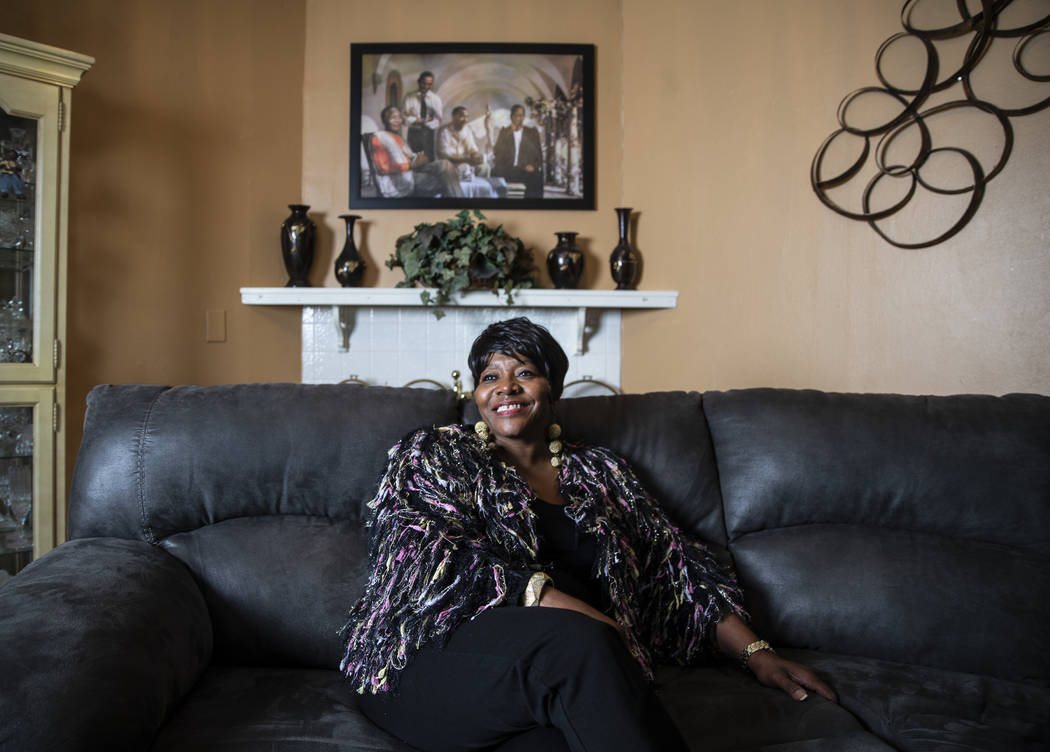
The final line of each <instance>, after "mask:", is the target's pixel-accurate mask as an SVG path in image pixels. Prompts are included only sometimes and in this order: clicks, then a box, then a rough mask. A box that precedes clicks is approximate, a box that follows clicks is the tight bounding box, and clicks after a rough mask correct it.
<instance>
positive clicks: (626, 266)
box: [609, 206, 638, 290]
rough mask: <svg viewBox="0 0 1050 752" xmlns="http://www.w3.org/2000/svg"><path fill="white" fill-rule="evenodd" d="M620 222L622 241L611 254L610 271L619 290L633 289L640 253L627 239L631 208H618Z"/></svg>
mask: <svg viewBox="0 0 1050 752" xmlns="http://www.w3.org/2000/svg"><path fill="white" fill-rule="evenodd" d="M616 214H617V219H618V220H619V222H620V242H619V243H617V244H616V247H615V248H613V252H612V254H611V255H610V256H609V271H610V272H612V278H613V281H614V282H615V283H616V289H617V290H633V289H634V284H635V282H636V281H637V277H638V254H636V253H635V252H634V249H633V248H631V243H630V241H628V240H627V231H628V229H629V226H630V222H631V208H630V207H626V206H621V207H619V208H617V209H616Z"/></svg>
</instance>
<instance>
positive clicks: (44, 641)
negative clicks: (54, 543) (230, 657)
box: [0, 538, 212, 752]
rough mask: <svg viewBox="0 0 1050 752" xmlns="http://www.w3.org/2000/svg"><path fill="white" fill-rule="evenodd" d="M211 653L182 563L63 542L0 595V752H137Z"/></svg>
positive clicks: (155, 554)
mask: <svg viewBox="0 0 1050 752" xmlns="http://www.w3.org/2000/svg"><path fill="white" fill-rule="evenodd" d="M211 652H212V630H211V621H210V619H209V616H208V609H207V606H206V605H205V602H204V598H203V596H202V595H201V592H200V589H199V588H198V586H197V584H196V582H195V581H194V578H193V576H192V575H191V574H190V572H189V570H188V569H187V568H186V567H185V566H184V565H183V564H182V563H181V562H180V561H178V560H177V559H175V558H174V557H172V556H170V555H169V554H167V553H165V552H164V551H162V550H160V549H158V548H155V547H153V546H151V545H149V544H147V543H144V542H142V541H131V540H123V539H117V538H85V539H81V540H75V541H70V542H68V543H64V544H63V545H61V546H59V547H58V548H56V549H54V550H53V551H51V552H49V553H48V554H47V555H45V556H43V557H41V558H40V559H38V560H37V561H35V562H33V563H32V564H30V565H29V566H28V567H26V568H25V569H24V570H23V571H22V572H20V573H19V574H18V575H17V576H16V577H15V578H13V579H12V580H10V581H9V582H8V583H7V584H6V585H4V586H3V587H0V749H3V750H8V749H10V750H19V751H20V752H34V751H36V750H41V751H42V750H57V749H61V750H89V749H91V750H96V749H147V748H149V747H150V746H151V744H152V743H153V739H154V737H155V736H156V733H157V731H158V729H159V728H160V727H161V725H162V724H163V723H164V721H165V719H166V718H167V717H168V715H169V714H170V712H171V711H172V709H173V708H174V706H175V705H176V704H177V703H178V702H179V701H180V699H181V698H182V697H183V696H184V695H185V694H186V693H187V692H188V691H189V689H190V688H191V687H192V686H193V684H194V683H195V682H196V681H197V679H198V677H199V676H200V674H201V673H202V672H203V670H204V668H205V666H206V665H207V663H208V662H209V661H210V659H211Z"/></svg>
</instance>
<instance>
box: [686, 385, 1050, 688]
mask: <svg viewBox="0 0 1050 752" xmlns="http://www.w3.org/2000/svg"><path fill="white" fill-rule="evenodd" d="M704 407H705V412H706V413H707V419H708V423H709V425H710V427H711V433H712V437H713V441H714V447H715V453H716V457H717V461H718V468H719V474H720V476H719V477H720V479H721V483H722V495H723V498H724V500H725V510H726V511H725V514H726V525H727V528H728V531H729V537H730V548H731V550H732V552H733V556H734V559H735V561H736V565H737V569H738V572H739V574H740V577H741V580H742V583H743V585H744V588H745V592H746V593H747V594H748V605H749V607H750V609H751V611H752V614H753V616H754V617H755V621H756V624H757V626H758V627H759V628H760V630H762V631H763V632H764V633H765V634H768V635H769V636H771V637H772V638H773V639H776V640H777V641H778V642H780V643H786V644H790V645H795V646H804V647H813V648H819V649H822V650H828V651H831V652H841V653H855V654H857V655H864V656H869V657H874V658H883V659H887V660H894V661H899V662H902V663H916V664H922V665H927V666H936V667H941V668H946V669H952V670H956V671H963V672H973V673H987V674H990V675H993V676H1000V677H1003V678H1008V679H1017V680H1024V679H1036V680H1048V679H1050V631H1048V630H1047V629H1046V628H1045V625H1046V624H1048V623H1050V566H1048V565H1050V514H1048V503H1050V462H1047V457H1050V397H1040V396H1037V395H1012V396H1008V397H1002V398H996V397H982V396H958V397H905V396H898V395H857V394H853V395H850V394H825V393H821V392H811V391H790V390H771V389H754V390H742V391H737V392H724V393H711V394H706V395H705V396H704Z"/></svg>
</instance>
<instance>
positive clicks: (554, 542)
mask: <svg viewBox="0 0 1050 752" xmlns="http://www.w3.org/2000/svg"><path fill="white" fill-rule="evenodd" d="M532 510H533V511H534V512H535V513H536V535H537V537H538V538H539V544H540V551H539V553H540V561H542V562H544V567H543V570H544V571H545V572H546V573H547V574H549V575H550V576H551V577H552V578H553V579H554V587H556V588H558V590H561V591H562V592H563V593H566V594H567V595H571V596H573V597H575V598H579V599H580V600H582V601H585V602H587V603H588V604H590V605H591V606H594V607H595V608H596V609H598V610H599V611H604V610H605V609H606V608H607V607H608V605H609V603H608V599H607V597H606V596H605V594H604V592H603V591H602V588H601V586H600V585H599V583H598V580H597V579H596V578H595V576H594V559H595V556H596V555H597V551H596V547H595V541H594V536H593V535H589V534H587V533H582V532H580V530H579V529H578V528H577V527H576V523H575V522H573V521H572V520H571V519H569V518H568V517H566V516H565V507H564V506H562V505H561V504H551V503H550V502H548V501H544V500H543V499H539V498H538V499H536V503H535V504H534V505H533V507H532Z"/></svg>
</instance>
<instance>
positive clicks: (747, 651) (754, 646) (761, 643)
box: [740, 640, 776, 668]
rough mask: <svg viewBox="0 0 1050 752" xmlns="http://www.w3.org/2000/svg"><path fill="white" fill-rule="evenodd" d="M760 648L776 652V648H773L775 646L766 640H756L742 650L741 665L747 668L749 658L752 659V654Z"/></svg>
mask: <svg viewBox="0 0 1050 752" xmlns="http://www.w3.org/2000/svg"><path fill="white" fill-rule="evenodd" d="M760 650H768V651H769V652H770V653H775V652H776V651H775V650H773V647H772V646H771V645H770V644H769V643H768V642H766V641H765V640H755V641H754V642H752V643H751V644H750V645H748V646H747V647H746V648H744V649H743V650H741V651H740V665H742V666H743V667H744V668H747V662H748V660H750V658H751V656H753V655H754V654H755V653H757V652H759V651H760Z"/></svg>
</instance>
